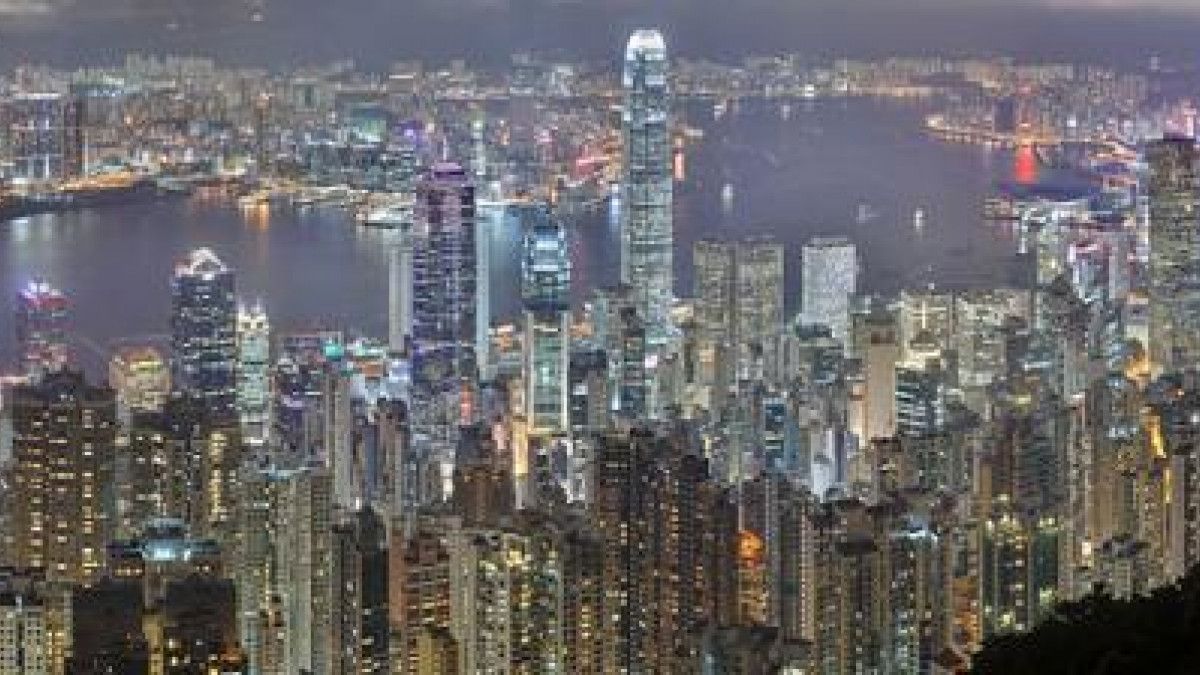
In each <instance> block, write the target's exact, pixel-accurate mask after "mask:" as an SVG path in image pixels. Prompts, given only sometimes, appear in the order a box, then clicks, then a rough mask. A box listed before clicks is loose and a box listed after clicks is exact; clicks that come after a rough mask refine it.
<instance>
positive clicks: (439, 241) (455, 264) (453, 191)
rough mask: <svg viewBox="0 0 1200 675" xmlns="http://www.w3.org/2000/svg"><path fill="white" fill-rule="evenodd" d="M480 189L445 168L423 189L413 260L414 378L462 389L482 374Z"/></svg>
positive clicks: (454, 166) (433, 174)
mask: <svg viewBox="0 0 1200 675" xmlns="http://www.w3.org/2000/svg"><path fill="white" fill-rule="evenodd" d="M476 227H477V219H476V213H475V189H474V187H473V186H472V185H471V183H470V181H469V180H468V179H467V175H466V173H465V172H464V171H463V169H462V167H460V166H458V165H457V164H449V163H443V164H438V165H436V166H434V167H433V169H432V172H431V173H430V175H429V176H428V177H426V179H425V180H424V181H422V182H421V184H420V185H418V186H417V211H416V230H417V231H416V232H415V233H414V234H415V241H414V255H413V339H414V342H415V348H416V354H415V355H414V373H413V375H414V378H415V379H416V380H417V381H418V382H419V383H422V384H426V385H438V384H440V383H447V384H449V383H451V382H453V383H457V382H459V381H460V380H461V379H464V378H466V379H473V378H475V377H476V374H477V371H478V365H479V364H478V355H477V354H476V345H477V338H478V335H477V332H478V325H477V321H476V314H477V312H478V305H477V300H478V293H479V281H480V280H479V278H478V266H477V265H478V263H477V255H476V236H477V232H476Z"/></svg>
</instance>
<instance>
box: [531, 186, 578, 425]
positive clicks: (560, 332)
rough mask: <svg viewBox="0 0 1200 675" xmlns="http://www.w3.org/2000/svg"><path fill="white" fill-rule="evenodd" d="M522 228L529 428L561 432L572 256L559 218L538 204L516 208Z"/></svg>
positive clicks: (565, 414)
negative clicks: (569, 255) (569, 253)
mask: <svg viewBox="0 0 1200 675" xmlns="http://www.w3.org/2000/svg"><path fill="white" fill-rule="evenodd" d="M521 221H522V228H523V229H524V236H525V239H524V242H525V245H524V248H525V252H524V258H523V260H522V284H521V298H522V304H523V305H524V308H525V312H524V323H525V339H524V341H523V348H524V358H523V361H524V363H523V367H522V375H523V378H524V382H525V405H526V408H527V417H528V419H529V423H530V424H529V425H530V430H531V431H532V432H533V433H536V434H542V433H563V432H565V431H566V430H567V429H568V427H569V426H570V407H569V404H568V399H567V397H568V393H569V392H568V390H567V376H568V370H569V368H570V354H571V351H570V350H571V336H570V326H569V322H570V297H569V291H570V285H571V261H570V258H569V257H568V252H567V238H566V233H565V232H564V230H563V227H562V224H561V223H560V222H559V221H558V220H557V219H556V218H555V217H554V216H553V214H551V213H550V211H549V209H548V208H547V207H545V206H542V205H535V206H530V207H523V208H522V209H521Z"/></svg>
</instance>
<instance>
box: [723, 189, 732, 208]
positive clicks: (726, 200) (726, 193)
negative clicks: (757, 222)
mask: <svg viewBox="0 0 1200 675" xmlns="http://www.w3.org/2000/svg"><path fill="white" fill-rule="evenodd" d="M721 207H722V208H724V209H725V210H726V211H728V210H729V209H730V208H732V207H733V183H726V184H725V185H723V186H722V187H721Z"/></svg>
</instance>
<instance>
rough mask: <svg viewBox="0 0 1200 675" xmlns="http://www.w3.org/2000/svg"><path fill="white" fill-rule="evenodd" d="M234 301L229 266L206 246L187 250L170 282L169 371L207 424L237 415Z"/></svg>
mask: <svg viewBox="0 0 1200 675" xmlns="http://www.w3.org/2000/svg"><path fill="white" fill-rule="evenodd" d="M237 360H238V345H237V303H236V301H235V300H234V274H233V270H231V269H230V268H229V267H227V266H226V265H225V263H223V262H221V260H220V259H219V258H217V256H216V254H215V253H213V252H212V251H211V250H210V249H207V248H200V249H196V250H194V251H192V252H191V253H190V254H189V255H188V257H187V258H185V259H183V260H182V261H180V262H179V263H178V264H177V265H176V266H175V276H174V278H173V280H172V283H171V377H172V380H173V382H174V386H175V389H176V390H177V391H180V392H182V393H184V394H186V395H188V396H191V397H193V398H195V399H197V400H198V401H199V402H200V403H201V404H202V406H203V409H204V410H205V414H206V415H207V416H208V419H209V421H210V422H212V423H213V424H218V425H225V424H231V423H233V422H234V421H235V420H236V419H237V408H236V398H237V396H236V394H237V379H236V373H237Z"/></svg>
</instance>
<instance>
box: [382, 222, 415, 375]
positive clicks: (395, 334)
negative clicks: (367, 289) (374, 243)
mask: <svg viewBox="0 0 1200 675" xmlns="http://www.w3.org/2000/svg"><path fill="white" fill-rule="evenodd" d="M392 237H393V238H392V240H391V241H390V242H389V247H388V347H389V348H390V349H391V350H392V352H394V353H396V354H401V353H404V352H405V351H406V350H407V348H408V340H409V339H410V338H411V337H412V330H413V240H412V237H413V235H412V232H411V228H410V227H404V226H402V227H400V228H399V229H397V230H396V231H395V232H393V233H392Z"/></svg>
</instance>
